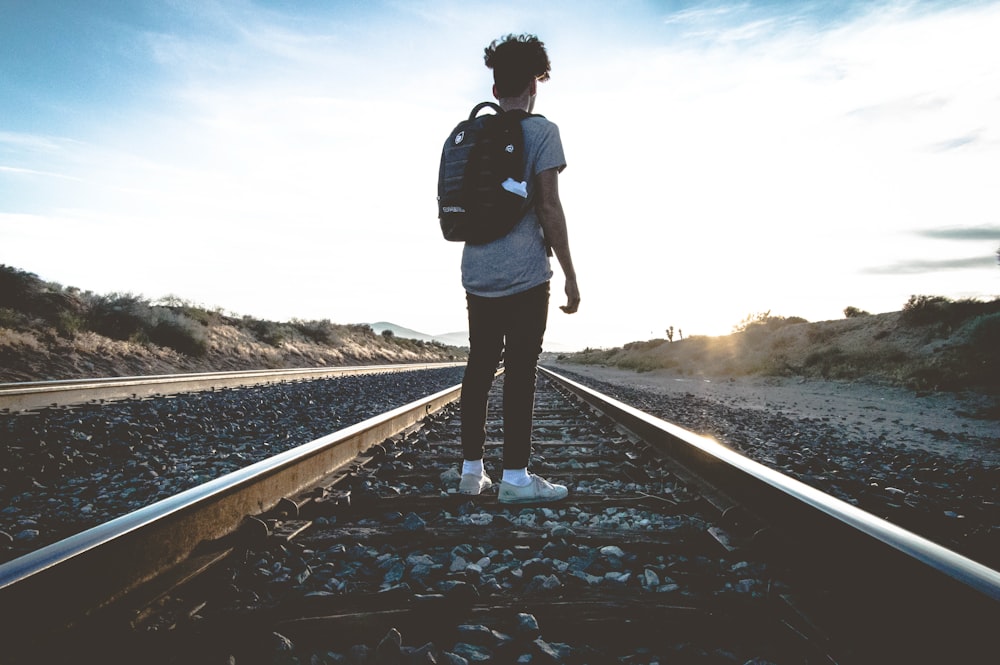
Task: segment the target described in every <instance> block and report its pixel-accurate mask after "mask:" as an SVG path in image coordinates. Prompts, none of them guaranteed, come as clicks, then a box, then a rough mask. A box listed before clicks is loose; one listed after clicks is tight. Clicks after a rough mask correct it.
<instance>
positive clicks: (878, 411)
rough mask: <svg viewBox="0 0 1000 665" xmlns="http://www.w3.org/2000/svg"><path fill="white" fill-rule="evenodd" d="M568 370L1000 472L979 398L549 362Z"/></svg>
mask: <svg viewBox="0 0 1000 665" xmlns="http://www.w3.org/2000/svg"><path fill="white" fill-rule="evenodd" d="M545 364H546V366H548V367H549V368H551V369H552V370H553V371H555V372H557V373H558V372H561V371H565V372H567V373H576V374H579V375H582V376H586V377H590V378H592V379H596V380H599V381H606V382H608V383H611V384H615V385H620V386H626V387H629V388H634V389H640V390H644V391H647V392H651V393H654V394H662V395H674V396H679V395H684V394H691V395H695V396H697V397H700V398H703V399H707V400H710V401H713V402H717V403H720V404H722V405H724V406H727V407H730V408H734V409H755V410H771V411H776V412H779V413H781V414H782V415H784V416H786V417H788V418H791V419H804V418H809V419H815V420H820V421H823V422H826V423H829V424H830V425H833V426H836V427H838V428H843V429H844V430H845V431H846V432H847V433H849V434H850V433H854V434H856V435H857V439H858V440H863V441H864V440H867V441H870V440H872V439H877V438H883V439H884V440H885V441H886V442H887V443H890V444H892V445H900V446H905V447H914V448H920V449H923V450H927V451H929V452H933V453H937V454H940V455H942V456H944V457H946V458H950V459H955V460H964V459H976V460H981V461H983V462H984V463H986V464H987V465H988V466H994V467H1000V421H997V420H995V419H985V418H982V417H977V416H976V414H981V413H982V412H983V411H984V410H985V409H987V408H988V407H990V405H992V404H993V402H994V400H993V399H992V398H990V397H989V396H985V395H980V394H976V393H962V394H956V393H944V392H934V393H927V394H924V393H921V394H919V395H918V394H916V393H914V392H913V391H912V390H907V389H904V388H894V387H890V386H881V385H876V384H872V383H867V382H863V381H851V382H848V381H821V380H814V379H786V378H776V377H738V378H732V379H724V380H708V379H702V378H694V377H687V376H681V375H679V374H676V373H673V372H669V371H665V370H657V371H652V372H642V373H639V372H634V371H631V370H623V369H617V368H612V367H599V366H592V365H576V364H572V363H558V362H550V363H545Z"/></svg>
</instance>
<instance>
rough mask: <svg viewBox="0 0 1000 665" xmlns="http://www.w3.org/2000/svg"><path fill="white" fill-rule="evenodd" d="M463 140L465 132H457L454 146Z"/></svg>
mask: <svg viewBox="0 0 1000 665" xmlns="http://www.w3.org/2000/svg"><path fill="white" fill-rule="evenodd" d="M464 140H465V132H459V133H458V134H456V135H455V145H458V144H459V143H461V142H462V141H464Z"/></svg>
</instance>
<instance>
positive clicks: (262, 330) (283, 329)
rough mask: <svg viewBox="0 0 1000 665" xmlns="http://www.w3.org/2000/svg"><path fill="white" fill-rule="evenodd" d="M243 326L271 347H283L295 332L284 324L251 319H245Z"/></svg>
mask: <svg viewBox="0 0 1000 665" xmlns="http://www.w3.org/2000/svg"><path fill="white" fill-rule="evenodd" d="M243 325H244V326H245V327H246V328H247V329H248V330H249V331H250V332H252V333H253V334H254V335H255V336H256V337H257V339H259V340H260V341H262V342H264V343H265V344H269V345H271V346H281V345H282V344H284V343H285V341H286V340H288V339H289V338H290V337H291V336H292V334H293V331H292V329H291V327H289V326H288V325H287V324H284V323H277V322H275V321H260V320H258V319H252V318H250V317H243Z"/></svg>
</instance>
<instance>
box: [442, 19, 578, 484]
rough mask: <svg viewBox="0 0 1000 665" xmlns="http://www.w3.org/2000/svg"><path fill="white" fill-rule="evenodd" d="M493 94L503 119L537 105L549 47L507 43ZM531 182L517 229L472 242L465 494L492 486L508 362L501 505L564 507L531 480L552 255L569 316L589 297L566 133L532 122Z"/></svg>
mask: <svg viewBox="0 0 1000 665" xmlns="http://www.w3.org/2000/svg"><path fill="white" fill-rule="evenodd" d="M485 60H486V66H487V67H489V68H490V69H492V70H493V80H494V86H493V95H494V97H496V98H497V100H498V103H499V105H500V107H501V108H502V109H504V111H509V110H511V109H523V110H525V111H528V112H529V113H530V112H531V111H532V110H533V109H534V106H535V95H536V92H537V86H538V82H540V81H547V80H548V79H549V69H550V67H551V66H550V64H549V58H548V54H547V53H546V51H545V45H544V44H543V43H542V42H540V41H539V40H538V38H537V37H535V36H534V35H516V36H515V35H508V36H507V37H504V38H503V39H500V40H496V41H494V42H493V43H492V44H490V45H489V46H488V47H487V48H486V57H485ZM521 126H522V128H523V130H524V146H525V155H526V157H525V164H526V166H525V171H526V172H525V174H524V176H525V177H524V179H523V180H524V181H525V182H526V183H528V198H529V200H530V201H533V203H532V205H531V206H530V207H529V209H528V211H527V213H525V215H524V217H523V218H522V219H521V221H520V222H519V223H518V224H517V225H516V226H515V227H514V229H513V230H512V231H511V232H510V233H509V234H507V235H506V236H504V237H503V238H500V239H499V240H495V241H493V242H490V243H486V244H482V245H473V244H469V243H466V245H465V249H464V250H463V253H462V285H463V286H464V287H465V290H466V300H467V304H468V310H469V362H468V364H467V365H466V369H465V377H464V379H463V381H462V401H461V414H462V455H463V458H464V459H463V463H462V480H461V482H460V484H459V491H460V492H461V493H463V494H479V493H481V492H482V491H483V490H485V489H487V488H489V487H491V486H492V485H493V481H492V480H491V479H490V477H489V476H488V475H487V474H486V472H485V470H484V469H483V446H484V443H485V441H486V410H487V401H488V394H489V391H490V387H491V385H492V383H493V376H494V373H495V371H496V368H497V366H498V364H499V362H500V359H501V357H503V361H504V390H503V418H504V447H503V478H502V480H501V483H500V491H499V500H500V502H501V503H522V504H523V503H539V502H545V501H556V500H559V499H563V498H565V497H566V495H567V494H568V490H567V489H566V487H564V486H562V485H555V484H553V483H550V482H548V481H546V480H544V479H542V478H540V477H538V476H535V475H533V474H530V473H529V472H528V462H529V457H530V453H531V427H532V410H533V409H534V400H535V378H536V372H537V365H538V356H539V354H540V353H541V350H542V337H543V335H544V333H545V326H546V321H547V318H548V306H549V280H550V279H551V278H552V269H551V267H550V265H549V253H548V251H547V247H551V249H552V252H553V253H554V254H555V256H556V259H558V261H559V265H560V267H561V268H562V272H563V275H564V276H565V278H566V287H565V293H566V305H564V306H562V307H560V309H562V310H563V311H564V312H566V313H567V314H572V313H574V312H576V310H577V307H578V306H579V304H580V291H579V289H578V287H577V283H576V272H575V271H574V269H573V259H572V257H571V256H570V250H569V240H568V237H567V233H566V217H565V215H564V214H563V208H562V203H561V202H560V199H559V188H558V179H559V173H560V172H561V171H562V170H563V168H565V166H566V158H565V156H564V155H563V148H562V142H561V141H560V138H559V129H558V128H557V127H556V125H554V124H553V123H551V122H549V121H548V120H546V119H545V118H543V117H540V116H532V117H528V118H525V119H524V120H523V121H522V123H521Z"/></svg>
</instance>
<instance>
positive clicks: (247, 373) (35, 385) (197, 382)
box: [0, 363, 464, 411]
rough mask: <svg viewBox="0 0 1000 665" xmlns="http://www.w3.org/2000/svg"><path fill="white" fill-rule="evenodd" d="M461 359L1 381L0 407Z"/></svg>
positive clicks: (424, 365)
mask: <svg viewBox="0 0 1000 665" xmlns="http://www.w3.org/2000/svg"><path fill="white" fill-rule="evenodd" d="M463 364H464V363H410V364H398V365H367V366H360V367H316V368H297V369H296V368H293V369H273V370H243V371H234V372H201V373H195V374H163V375H158V376H124V377H109V378H101V379H66V380H62V381H27V382H20V383H0V411H3V410H8V411H22V410H28V409H37V408H40V407H49V406H65V405H67V404H80V403H83V402H90V401H98V400H116V399H137V398H142V397H150V396H154V395H163V394H171V393H178V392H191V391H196V390H209V389H212V390H214V389H218V388H233V387H241V386H250V385H258V384H263V383H281V382H284V381H308V380H311V379H321V378H329V377H337V376H357V375H361V374H375V373H386V372H406V371H412V370H418V369H427V368H431V367H437V368H440V367H457V366H460V365H463Z"/></svg>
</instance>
